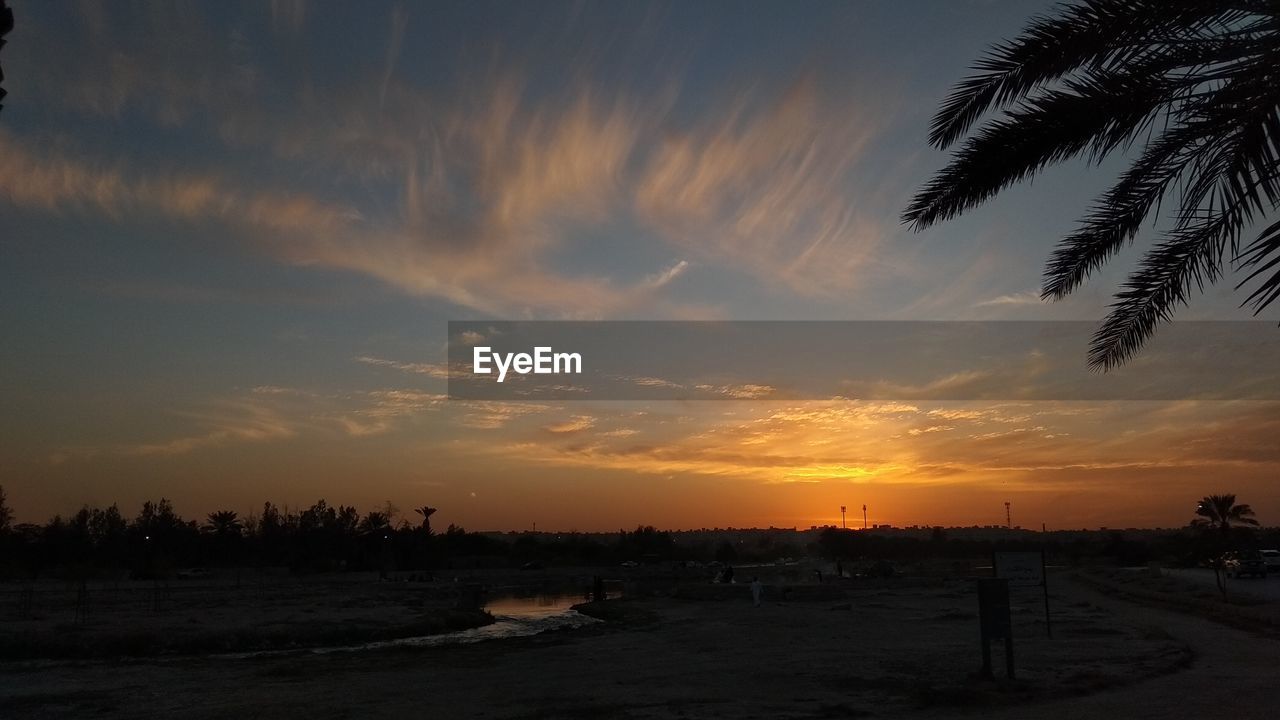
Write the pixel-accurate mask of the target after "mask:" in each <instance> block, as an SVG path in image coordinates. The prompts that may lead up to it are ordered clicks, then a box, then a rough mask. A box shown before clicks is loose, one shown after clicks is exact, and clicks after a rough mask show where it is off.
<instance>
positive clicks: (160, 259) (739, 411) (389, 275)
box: [0, 0, 1280, 531]
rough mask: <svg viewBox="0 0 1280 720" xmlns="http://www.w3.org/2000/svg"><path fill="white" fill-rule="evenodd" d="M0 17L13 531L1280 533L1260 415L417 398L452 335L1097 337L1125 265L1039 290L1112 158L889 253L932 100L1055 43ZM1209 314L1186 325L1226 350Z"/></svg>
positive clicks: (1040, 7)
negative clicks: (394, 510) (846, 328)
mask: <svg viewBox="0 0 1280 720" xmlns="http://www.w3.org/2000/svg"><path fill="white" fill-rule="evenodd" d="M11 4H12V5H13V7H14V14H15V19H16V28H15V30H14V32H13V33H12V34H11V35H10V36H9V38H8V41H9V42H8V45H6V47H5V48H4V50H3V55H2V56H0V61H2V62H3V67H4V72H5V88H6V89H7V90H8V91H9V96H8V97H7V98H6V101H5V104H4V108H3V111H0V328H2V329H3V337H4V338H5V342H4V343H3V344H0V391H2V394H3V398H4V402H3V403H2V404H0V484H2V485H3V486H4V488H5V491H6V493H7V494H8V497H9V504H10V505H12V506H13V507H14V509H15V512H16V513H17V516H18V518H19V519H20V520H26V521H42V520H44V519H46V518H48V517H49V516H51V515H53V514H54V513H64V514H65V513H68V512H74V511H75V510H76V509H78V508H79V507H80V506H82V505H84V504H90V505H97V506H105V505H109V504H111V503H113V502H114V503H119V504H120V506H121V508H122V509H123V510H124V511H125V512H126V513H127V514H132V513H133V512H135V511H136V508H137V507H138V506H139V505H140V504H141V502H142V501H143V500H146V499H154V498H159V497H168V498H170V499H172V500H173V501H174V503H175V506H176V508H177V510H178V511H179V512H180V513H183V514H184V515H186V516H188V517H200V516H202V515H203V514H205V513H208V512H211V511H213V510H216V509H222V508H229V509H234V510H237V511H239V512H241V513H242V514H247V513H250V512H253V511H254V510H256V509H258V508H260V507H261V504H262V503H263V502H264V501H271V502H274V503H276V504H277V505H288V506H290V507H299V506H306V505H309V504H310V503H312V502H314V501H316V500H318V499H320V498H324V499H326V500H327V501H329V503H330V504H335V503H344V504H353V505H356V506H357V507H358V508H360V509H362V510H371V509H377V508H380V507H381V506H382V505H383V504H384V503H386V502H387V501H390V502H392V503H393V504H394V505H396V506H398V507H400V508H411V507H414V506H419V505H423V504H429V505H432V506H435V507H438V508H440V510H439V512H438V514H437V516H436V519H437V521H438V522H439V523H440V524H449V523H456V524H458V525H461V526H464V527H466V528H468V529H471V530H494V529H499V530H509V529H529V528H532V527H533V525H534V524H535V523H536V525H537V527H538V528H539V529H547V530H564V531H568V530H581V531H597V530H616V529H618V528H621V527H634V526H635V525H637V524H653V525H658V526H662V527H669V528H699V527H727V526H736V527H751V526H759V527H764V526H770V525H773V526H780V527H793V526H796V527H809V526H811V525H814V524H819V525H821V524H826V523H835V522H838V521H839V506H840V505H847V506H850V507H856V506H859V505H862V504H867V505H868V507H869V510H868V515H869V520H870V522H872V523H890V524H894V525H912V524H943V525H965V526H967V525H975V524H977V525H987V524H997V523H1002V522H1003V520H1004V503H1005V502H1006V501H1008V502H1011V503H1012V507H1013V515H1014V522H1015V524H1021V525H1025V526H1029V527H1039V526H1040V524H1041V523H1044V524H1045V525H1046V526H1047V527H1050V528H1082V527H1099V526H1109V527H1130V526H1176V525H1181V524H1184V523H1185V522H1187V521H1188V520H1189V519H1190V517H1191V514H1192V511H1193V509H1194V507H1195V501H1196V500H1197V499H1198V498H1199V497H1201V496H1202V495H1205V494H1208V493H1214V492H1235V493H1237V494H1238V495H1239V496H1240V499H1241V501H1244V502H1249V503H1251V504H1252V505H1253V507H1254V508H1255V510H1257V512H1258V515H1259V517H1260V519H1261V520H1262V521H1263V522H1264V524H1280V486H1277V483H1276V482H1275V480H1276V478H1277V468H1280V449H1277V446H1276V443H1275V442H1274V438H1275V437H1276V436H1277V430H1280V412H1277V410H1278V408H1277V406H1276V404H1275V403H1272V402H1259V401H1190V400H1187V401H1168V402H1148V401H1143V402H1139V401H1125V402H1120V401H1117V402H1084V401H1072V400H1061V401H1058V400H1054V401H1035V402H1014V401H999V402H996V401H988V402H944V401H928V402H922V401H896V400H877V401H857V400H849V399H845V398H832V399H824V400H810V401H775V400H750V401H741V400H739V401H726V402H716V401H686V402H681V401H656V402H621V401H619V402H602V401H591V402H569V401H556V402H541V401H536V402H535V401H525V402H521V401H519V400H472V401H467V400H456V399H449V398H448V397H447V394H446V386H445V377H444V371H443V368H444V364H445V361H446V355H445V353H446V340H447V332H446V328H447V323H448V322H449V321H451V320H455V321H456V320H475V321H482V320H495V321H496V320H636V319H652V320H1015V319H1016V320H1088V321H1097V320H1100V319H1101V317H1102V316H1103V315H1104V314H1105V312H1106V308H1107V305H1108V303H1109V302H1110V297H1111V293H1112V292H1114V290H1115V288H1116V286H1117V285H1118V284H1119V283H1120V282H1121V281H1122V280H1123V278H1124V276H1125V274H1126V272H1127V271H1128V270H1129V269H1131V268H1132V267H1133V265H1134V262H1135V259H1136V257H1137V251H1134V250H1131V251H1127V252H1125V253H1122V254H1121V255H1120V256H1118V257H1117V258H1116V259H1115V260H1114V261H1113V262H1112V263H1111V264H1110V265H1109V266H1108V267H1107V268H1106V269H1104V270H1103V271H1102V272H1100V273H1098V274H1097V275H1096V276H1095V277H1093V278H1092V279H1091V281H1090V282H1089V283H1087V284H1086V285H1085V286H1084V287H1083V288H1081V289H1080V290H1078V291H1077V292H1076V293H1075V294H1073V295H1072V296H1071V297H1069V298H1067V299H1065V300H1062V301H1058V302H1055V303H1051V304H1048V303H1044V302H1041V301H1040V300H1039V299H1038V288H1039V282H1040V275H1041V270H1042V268H1043V264H1044V261H1045V260H1046V259H1047V257H1048V254H1049V252H1050V251H1051V249H1052V248H1053V246H1054V244H1055V242H1056V241H1057V240H1058V239H1059V238H1061V237H1062V236H1063V235H1065V234H1066V233H1067V232H1069V231H1070V230H1071V229H1072V228H1073V227H1074V224H1075V222H1076V220H1077V219H1078V218H1079V216H1080V215H1082V214H1083V212H1084V211H1085V209H1086V208H1087V205H1088V203H1089V202H1090V200H1091V199H1092V198H1093V197H1094V196H1096V195H1097V194H1099V193H1100V192H1101V191H1102V190H1103V189H1104V188H1105V187H1106V185H1107V183H1108V181H1109V180H1110V179H1111V178H1112V177H1114V175H1115V173H1116V172H1117V170H1118V169H1119V168H1121V167H1123V158H1115V159H1111V160H1108V161H1105V162H1103V163H1102V164H1101V165H1100V166H1086V165H1085V164H1083V163H1069V164H1066V165H1063V166H1059V167H1055V168H1053V169H1051V170H1050V171H1049V172H1047V173H1045V174H1044V175H1042V176H1040V177H1038V178H1037V179H1036V180H1035V182H1034V183H1027V184H1024V185H1021V186H1018V187H1015V188H1012V189H1010V190H1009V191H1007V192H1005V193H1004V194H1002V195H1001V196H1000V197H999V198H997V199H996V200H994V201H992V202H990V203H988V204H987V205H985V206H983V207H981V208H979V209H977V210H975V211H972V212H970V213H968V214H967V215H965V216H964V217H962V218H960V219H958V220H955V221H952V222H948V223H944V224H942V225H940V226H938V227H936V228H932V229H930V230H928V231H926V232H922V233H918V234H916V233H912V232H911V231H909V230H908V229H907V228H905V227H903V226H902V225H901V224H900V222H899V220H898V218H899V215H900V213H901V211H902V209H903V208H904V207H905V205H906V203H907V201H908V199H909V197H910V195H911V193H912V191H913V190H914V189H915V188H917V187H919V186H920V185H921V184H922V183H923V182H924V181H925V180H926V179H927V178H928V177H929V175H930V173H931V172H932V171H934V170H936V169H938V168H939V167H940V166H941V165H942V164H943V163H944V162H945V159H946V155H945V153H943V152H940V151H937V150H934V149H932V148H930V147H929V146H928V145H927V143H926V142H925V138H926V135H927V128H928V122H929V118H930V116H931V115H932V113H933V112H934V110H935V108H936V107H937V105H938V103H939V101H940V100H941V99H942V98H943V97H944V96H945V94H946V92H947V90H948V89H949V87H950V85H951V84H953V83H954V82H956V81H958V80H959V79H961V78H962V77H963V76H964V75H965V74H966V68H967V67H968V66H969V65H970V64H971V63H972V62H973V61H974V60H975V59H976V58H978V57H979V56H980V54H981V53H982V52H983V50H984V49H985V48H986V47H987V46H989V45H990V44H991V43H993V42H996V41H998V40H1001V39H1003V38H1007V37H1009V36H1011V35H1014V34H1015V33H1016V32H1017V31H1018V30H1019V29H1020V28H1021V27H1022V26H1023V25H1024V24H1025V23H1026V22H1027V20H1028V19H1029V18H1030V17H1031V16H1033V15H1035V14H1037V13H1040V12H1043V11H1044V10H1045V9H1046V8H1047V7H1049V4H1048V3H1043V2H1013V1H1009V2H978V1H973V2H941V1H939V2H924V1H923V0H922V1H920V2H909V3H885V2H865V3H864V2H838V3H820V2H811V3H805V4H804V5H803V12H798V11H797V9H796V7H795V6H794V5H792V4H789V3H772V2H696V3H688V2H684V3H670V4H666V3H652V4H650V3H639V2H636V3H585V2H584V3H553V2H539V3H506V2H495V3H490V2H465V3H463V2H438V3H430V4H426V3H381V2H361V3H336V2H333V3H314V2H306V1H305V0H294V1H286V0H277V1H274V2H269V3H266V2H262V3H260V2H219V3H190V4H188V3H180V4H172V3H126V2H121V3H111V4H103V3H93V2H84V3H73V2H62V1H57V2H28V1H23V0H15V1H14V2H12V3H11ZM1158 230H1159V225H1158V224H1156V225H1154V226H1153V228H1152V229H1151V231H1150V232H1149V233H1145V234H1144V235H1143V236H1141V237H1140V238H1139V242H1138V245H1139V248H1138V250H1140V249H1141V246H1142V245H1143V244H1144V243H1147V242H1150V240H1151V238H1152V237H1154V233H1156V232H1158ZM1234 284H1235V283H1234V282H1232V281H1231V278H1228V281H1226V282H1223V283H1221V284H1219V285H1218V286H1216V287H1212V288H1210V289H1208V290H1207V291H1206V292H1205V293H1204V294H1203V295H1202V296H1200V297H1197V298H1195V300H1194V302H1193V303H1192V305H1191V306H1190V307H1188V308H1185V309H1183V310H1182V311H1180V312H1179V314H1178V318H1179V319H1197V320H1227V319H1245V318H1248V317H1250V315H1249V314H1248V313H1247V312H1246V311H1243V310H1240V309H1239V308H1238V307H1237V306H1238V304H1239V302H1240V301H1241V300H1242V299H1243V298H1242V297H1241V296H1240V295H1238V294H1235V293H1233V291H1232V287H1233V286H1234ZM1274 315H1275V314H1274V313H1272V314H1271V316H1267V315H1264V316H1263V317H1264V318H1269V319H1274ZM1085 351H1086V348H1085V347H1080V348H1079V363H1080V364H1081V365H1083V363H1084V361H1085ZM788 352H795V349H794V348H791V349H788V348H779V353H788Z"/></svg>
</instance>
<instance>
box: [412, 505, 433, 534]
mask: <svg viewBox="0 0 1280 720" xmlns="http://www.w3.org/2000/svg"><path fill="white" fill-rule="evenodd" d="M413 511H414V512H416V513H418V514H419V515H421V516H422V529H423V530H426V531H427V534H428V535H430V534H431V516H432V515H435V514H436V509H435V508H433V507H427V506H426V505H423V506H422V507H416V508H414V509H413Z"/></svg>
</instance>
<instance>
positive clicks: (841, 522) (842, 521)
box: [840, 505, 849, 530]
mask: <svg viewBox="0 0 1280 720" xmlns="http://www.w3.org/2000/svg"><path fill="white" fill-rule="evenodd" d="M848 527H849V526H848V525H845V524H844V506H843V505H841V506H840V529H841V530H847V529H848Z"/></svg>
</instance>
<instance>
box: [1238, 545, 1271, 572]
mask: <svg viewBox="0 0 1280 720" xmlns="http://www.w3.org/2000/svg"><path fill="white" fill-rule="evenodd" d="M1266 576H1267V561H1266V560H1264V559H1263V558H1262V553H1260V552H1258V551H1257V550H1254V551H1253V552H1246V553H1241V554H1240V565H1239V566H1237V567H1236V577H1238V578H1242V577H1259V578H1264V577H1266Z"/></svg>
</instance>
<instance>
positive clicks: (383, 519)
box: [359, 510, 391, 535]
mask: <svg viewBox="0 0 1280 720" xmlns="http://www.w3.org/2000/svg"><path fill="white" fill-rule="evenodd" d="M390 529H391V521H390V519H389V518H388V517H387V514H386V513H383V512H378V511H377V510H373V511H371V512H370V513H369V514H368V515H365V516H364V519H363V520H361V521H360V527H359V530H360V532H361V533H363V534H365V535H377V534H379V533H384V532H386V531H387V530H390Z"/></svg>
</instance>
